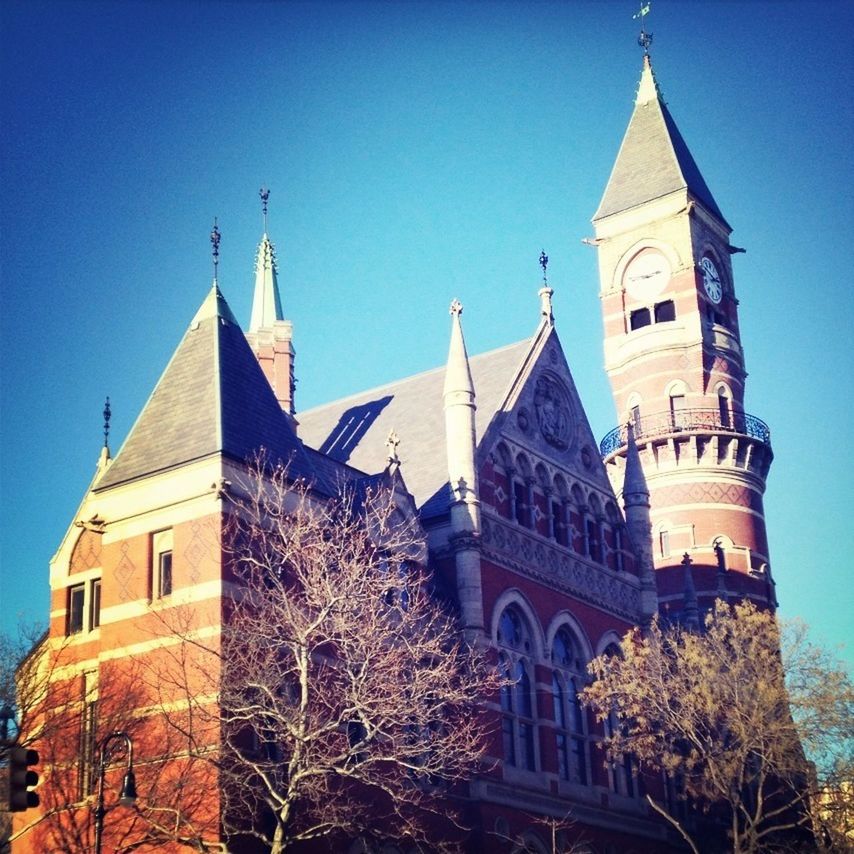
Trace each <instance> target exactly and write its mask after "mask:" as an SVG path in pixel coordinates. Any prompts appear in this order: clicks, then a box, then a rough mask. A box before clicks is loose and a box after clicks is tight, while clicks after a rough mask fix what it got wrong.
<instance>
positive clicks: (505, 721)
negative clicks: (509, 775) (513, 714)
mask: <svg viewBox="0 0 854 854" xmlns="http://www.w3.org/2000/svg"><path fill="white" fill-rule="evenodd" d="M501 741H502V742H503V745H504V761H505V762H506V763H507V764H508V765H515V764H516V739H515V738H514V737H513V718H507V717H504V718H501Z"/></svg>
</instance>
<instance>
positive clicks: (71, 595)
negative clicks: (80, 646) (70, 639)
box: [68, 584, 86, 635]
mask: <svg viewBox="0 0 854 854" xmlns="http://www.w3.org/2000/svg"><path fill="white" fill-rule="evenodd" d="M85 602H86V585H85V584H75V585H74V587H69V588H68V634H69V635H76V634H78V632H82V631H83V615H84V614H85V613H86V612H85V610H84V605H85Z"/></svg>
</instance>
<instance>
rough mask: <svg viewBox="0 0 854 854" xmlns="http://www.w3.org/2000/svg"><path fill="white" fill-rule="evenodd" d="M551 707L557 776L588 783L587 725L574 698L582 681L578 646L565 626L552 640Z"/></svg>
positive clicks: (579, 648) (581, 660) (582, 668)
mask: <svg viewBox="0 0 854 854" xmlns="http://www.w3.org/2000/svg"><path fill="white" fill-rule="evenodd" d="M552 663H553V664H554V670H553V671H552V708H553V711H554V721H555V748H556V750H557V759H558V776H559V777H560V778H561V780H568V781H569V782H572V783H581V784H586V783H587V782H588V773H587V768H588V762H587V727H586V723H585V716H584V710H583V709H582V707H581V702H580V700H579V697H578V692H579V690H580V689H581V686H582V684H583V678H584V677H583V672H584V659H583V656H582V655H581V647H580V645H579V644H578V642H577V641H576V639H575V638H574V637H573V636H572V634H571V633H570V631H569V629H567V628H566V627H565V626H564V627H562V628H560V629H558V630H557V633H556V634H555V638H554V641H553V643H552Z"/></svg>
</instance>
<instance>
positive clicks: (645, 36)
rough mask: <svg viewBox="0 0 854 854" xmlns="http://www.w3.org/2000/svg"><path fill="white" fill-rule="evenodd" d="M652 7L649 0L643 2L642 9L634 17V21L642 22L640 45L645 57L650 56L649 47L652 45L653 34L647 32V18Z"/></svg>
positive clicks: (639, 37) (642, 0)
mask: <svg viewBox="0 0 854 854" xmlns="http://www.w3.org/2000/svg"><path fill="white" fill-rule="evenodd" d="M651 5H652V3H651V2H649V0H647V2H644V0H641V4H640V9H639V10H638V12H637V14H635V15H632V19H633V20H635V21H637V20H638V19H640V22H641V31H640V35H639V36H638V44H639V45H640V46H641V47H642V48H643V52H644V55H645V56H649V46H650V45H651V44H652V33H648V32H647V31H646V20H645V19H646V16H647V15H648V14H649V7H650V6H651Z"/></svg>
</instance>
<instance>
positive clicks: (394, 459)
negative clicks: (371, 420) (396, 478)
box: [385, 427, 400, 469]
mask: <svg viewBox="0 0 854 854" xmlns="http://www.w3.org/2000/svg"><path fill="white" fill-rule="evenodd" d="M399 444H400V439H399V438H398V435H397V433H395V432H394V427H392V428H391V430H389V433H388V438H387V439H386V440H385V446H386V447H387V448H388V467H389V469H391V468H395V469H396V468H398V467H399V466H400V457H399V456H398V454H397V446H398V445H399Z"/></svg>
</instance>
